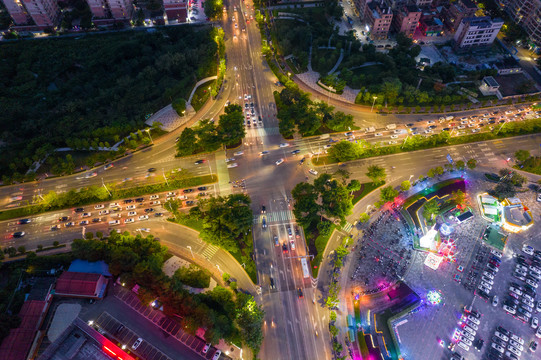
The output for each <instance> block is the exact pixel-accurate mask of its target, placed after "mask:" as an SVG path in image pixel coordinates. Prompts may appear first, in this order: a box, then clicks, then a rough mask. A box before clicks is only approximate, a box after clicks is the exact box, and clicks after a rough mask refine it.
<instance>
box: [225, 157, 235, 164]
mask: <svg viewBox="0 0 541 360" xmlns="http://www.w3.org/2000/svg"><path fill="white" fill-rule="evenodd" d="M232 161H235V158H228V159H225V162H226V163H228V162H232Z"/></svg>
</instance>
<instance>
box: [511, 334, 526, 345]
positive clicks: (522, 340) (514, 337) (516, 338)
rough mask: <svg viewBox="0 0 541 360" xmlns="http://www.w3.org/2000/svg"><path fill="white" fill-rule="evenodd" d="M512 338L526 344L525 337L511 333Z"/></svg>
mask: <svg viewBox="0 0 541 360" xmlns="http://www.w3.org/2000/svg"><path fill="white" fill-rule="evenodd" d="M511 339H513V340H514V341H516V342H518V343H519V344H520V345H524V339H522V338H521V337H518V336H517V335H515V334H511Z"/></svg>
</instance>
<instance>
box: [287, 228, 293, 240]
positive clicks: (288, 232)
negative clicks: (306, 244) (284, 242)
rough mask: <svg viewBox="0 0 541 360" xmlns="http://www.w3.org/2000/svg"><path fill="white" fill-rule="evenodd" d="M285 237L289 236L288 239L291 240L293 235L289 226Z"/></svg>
mask: <svg viewBox="0 0 541 360" xmlns="http://www.w3.org/2000/svg"><path fill="white" fill-rule="evenodd" d="M287 235H288V236H289V238H290V239H291V238H293V233H292V232H291V227H290V226H288V227H287Z"/></svg>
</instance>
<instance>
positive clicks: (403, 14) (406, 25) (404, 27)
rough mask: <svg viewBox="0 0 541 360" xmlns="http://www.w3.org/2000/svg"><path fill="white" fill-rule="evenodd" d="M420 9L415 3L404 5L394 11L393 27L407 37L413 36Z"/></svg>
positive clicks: (419, 18) (419, 17) (419, 16)
mask: <svg viewBox="0 0 541 360" xmlns="http://www.w3.org/2000/svg"><path fill="white" fill-rule="evenodd" d="M421 15H422V12H421V9H419V7H418V6H417V5H413V4H411V5H405V6H403V7H402V8H400V9H399V10H395V11H394V16H393V27H394V30H395V31H396V32H401V33H403V34H404V35H406V36H408V37H410V38H411V37H413V35H414V34H415V30H417V26H419V20H421Z"/></svg>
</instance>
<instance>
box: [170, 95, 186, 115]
mask: <svg viewBox="0 0 541 360" xmlns="http://www.w3.org/2000/svg"><path fill="white" fill-rule="evenodd" d="M171 105H172V106H173V109H175V111H176V112H177V115H178V116H184V113H185V112H186V100H184V99H183V98H177V99H175V101H173V103H172V104H171Z"/></svg>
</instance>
